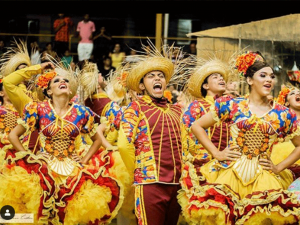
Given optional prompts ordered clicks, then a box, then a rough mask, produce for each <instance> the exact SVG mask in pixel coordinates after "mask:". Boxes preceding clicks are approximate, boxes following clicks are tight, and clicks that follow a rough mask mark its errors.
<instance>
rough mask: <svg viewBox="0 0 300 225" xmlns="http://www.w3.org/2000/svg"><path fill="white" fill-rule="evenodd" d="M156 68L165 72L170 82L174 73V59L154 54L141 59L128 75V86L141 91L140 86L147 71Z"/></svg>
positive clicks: (167, 80)
mask: <svg viewBox="0 0 300 225" xmlns="http://www.w3.org/2000/svg"><path fill="white" fill-rule="evenodd" d="M154 70H158V71H161V72H163V74H164V75H165V79H166V82H167V83H168V82H169V81H170V79H171V77H172V75H173V73H174V64H173V62H172V60H170V59H167V58H164V57H159V56H154V57H151V58H148V59H146V60H144V61H141V62H139V63H138V64H137V65H136V66H135V67H134V68H133V69H132V71H131V72H130V73H129V75H128V77H127V87H128V88H129V89H132V90H134V91H136V92H141V90H140V88H139V84H140V81H141V79H142V78H143V77H144V76H145V75H146V74H147V73H149V72H151V71H154Z"/></svg>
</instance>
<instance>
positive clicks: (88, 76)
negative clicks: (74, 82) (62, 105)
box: [78, 61, 99, 101]
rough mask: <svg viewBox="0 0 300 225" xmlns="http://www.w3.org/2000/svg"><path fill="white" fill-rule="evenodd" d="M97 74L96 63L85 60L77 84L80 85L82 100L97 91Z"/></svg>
mask: <svg viewBox="0 0 300 225" xmlns="http://www.w3.org/2000/svg"><path fill="white" fill-rule="evenodd" d="M98 74H99V71H98V67H97V64H96V63H92V62H88V61H86V62H85V64H84V66H83V68H82V70H81V71H80V73H79V76H78V82H79V85H80V86H81V87H82V95H83V96H82V97H83V101H85V100H86V99H87V98H89V97H91V96H92V95H93V93H95V92H96V91H97V86H98Z"/></svg>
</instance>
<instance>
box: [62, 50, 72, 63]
mask: <svg viewBox="0 0 300 225" xmlns="http://www.w3.org/2000/svg"><path fill="white" fill-rule="evenodd" d="M61 62H62V63H63V65H64V67H66V68H69V66H70V65H71V62H73V56H72V55H71V52H70V50H69V49H66V51H65V53H64V56H63V57H62V58H61Z"/></svg>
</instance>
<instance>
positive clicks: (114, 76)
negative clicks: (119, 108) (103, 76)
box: [105, 64, 130, 105]
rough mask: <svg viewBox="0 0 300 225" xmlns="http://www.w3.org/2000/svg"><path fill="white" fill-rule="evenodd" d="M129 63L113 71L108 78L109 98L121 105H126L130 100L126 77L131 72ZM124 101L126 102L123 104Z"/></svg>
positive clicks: (107, 89) (107, 90) (106, 89)
mask: <svg viewBox="0 0 300 225" xmlns="http://www.w3.org/2000/svg"><path fill="white" fill-rule="evenodd" d="M128 69H129V65H128V64H127V65H124V66H121V67H119V68H118V69H117V70H116V71H114V72H111V73H110V75H109V78H108V80H107V85H106V88H105V92H106V93H107V95H108V96H109V98H110V99H111V100H113V101H115V102H118V103H119V104H120V105H126V104H127V103H128V102H129V101H130V100H129V97H130V96H128V92H129V90H128V89H127V83H126V79H127V76H128V74H129V72H128ZM122 103H124V104H122Z"/></svg>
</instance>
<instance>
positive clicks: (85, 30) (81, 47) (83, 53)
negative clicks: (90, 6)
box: [76, 14, 96, 67]
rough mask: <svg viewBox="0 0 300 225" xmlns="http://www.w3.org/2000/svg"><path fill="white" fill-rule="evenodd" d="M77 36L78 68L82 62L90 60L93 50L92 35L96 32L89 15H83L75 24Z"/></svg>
mask: <svg viewBox="0 0 300 225" xmlns="http://www.w3.org/2000/svg"><path fill="white" fill-rule="evenodd" d="M76 31H77V35H78V36H79V42H78V46H77V53H78V63H79V64H80V67H81V66H82V64H83V63H84V60H90V59H91V56H92V53H93V49H94V42H93V33H94V32H95V31H96V26H95V23H94V22H93V21H91V20H90V15H89V14H84V16H83V20H81V21H79V22H78V24H77V28H76Z"/></svg>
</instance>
